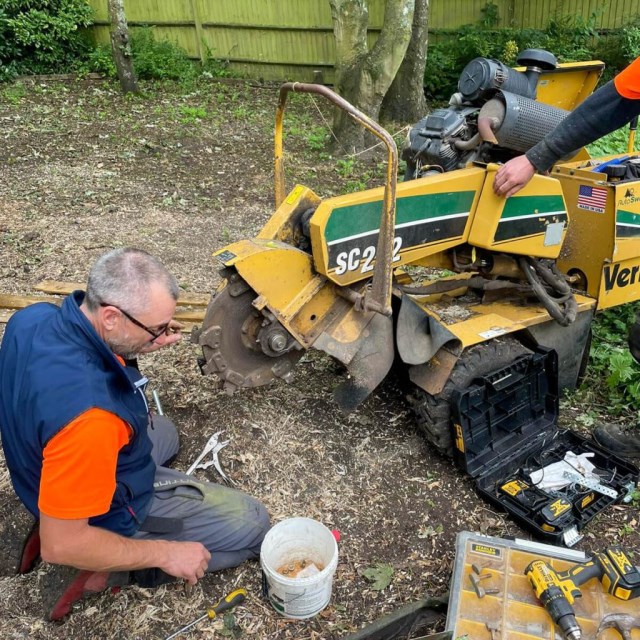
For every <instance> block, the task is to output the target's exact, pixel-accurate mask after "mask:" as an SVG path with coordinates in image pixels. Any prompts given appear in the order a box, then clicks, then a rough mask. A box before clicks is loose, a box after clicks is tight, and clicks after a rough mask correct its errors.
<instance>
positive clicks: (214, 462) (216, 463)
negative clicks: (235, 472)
mask: <svg viewBox="0 0 640 640" xmlns="http://www.w3.org/2000/svg"><path fill="white" fill-rule="evenodd" d="M229 442H231V441H230V440H225V441H224V442H218V443H217V444H216V446H215V447H213V449H211V460H207V461H206V462H201V463H200V464H199V465H198V466H197V467H196V469H208V468H209V467H210V466H211V465H214V466H215V468H216V471H217V472H218V473H219V474H220V475H221V476H222V479H223V480H224V481H225V482H227V483H229V484H233V480H231V478H229V477H227V476H226V474H225V472H224V471H223V470H222V467H221V466H220V460H219V459H218V452H219V451H221V450H222V449H224V448H225V447H226V446H227V445H228V444H229Z"/></svg>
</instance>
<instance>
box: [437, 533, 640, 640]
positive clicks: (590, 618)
mask: <svg viewBox="0 0 640 640" xmlns="http://www.w3.org/2000/svg"><path fill="white" fill-rule="evenodd" d="M534 560H544V561H545V562H547V563H548V564H550V565H551V566H552V567H553V568H554V569H555V570H556V571H567V570H568V569H570V568H571V567H572V566H573V565H575V564H577V563H583V562H585V560H586V556H585V554H584V553H582V552H580V551H577V550H574V549H564V548H562V547H555V546H551V545H547V544H541V543H539V542H531V541H528V540H518V539H516V540H505V539H502V538H492V537H489V536H482V535H480V534H476V533H470V532H468V531H462V532H460V533H459V534H458V538H457V543H456V560H455V565H454V568H453V576H452V579H451V589H450V592H449V593H450V595H449V609H448V613H447V627H446V628H447V631H452V632H453V634H452V637H453V638H465V637H466V638H468V640H507V639H508V640H532V639H533V638H546V639H548V640H554V638H560V637H562V636H561V635H560V630H559V629H557V628H555V627H554V624H553V622H552V620H551V618H550V616H549V614H548V613H547V612H546V611H545V609H544V608H543V607H542V605H541V604H540V602H539V601H538V599H537V598H536V596H535V593H534V591H533V589H532V587H531V585H530V584H529V580H528V579H527V577H526V576H525V574H524V570H525V568H526V567H527V566H528V565H529V564H530V563H531V562H533V561H534ZM474 566H475V568H476V569H478V570H479V571H480V572H481V575H484V576H486V577H485V579H483V580H482V582H481V584H482V586H483V588H485V589H487V590H491V591H495V593H492V594H487V595H484V596H483V597H482V598H480V597H478V594H477V593H476V591H475V589H474V588H473V584H472V581H471V577H470V576H471V575H472V574H473V573H474V569H473V567H474ZM580 590H581V592H582V597H580V598H576V601H575V603H574V604H573V608H574V610H575V614H576V620H577V622H578V624H579V625H580V628H581V629H582V640H596V631H597V630H598V625H599V624H600V621H601V620H602V618H604V616H606V615H608V614H611V613H627V614H629V615H632V616H637V615H638V613H639V609H638V608H639V607H640V605H639V604H638V600H627V601H624V600H618V599H617V598H614V597H613V596H612V595H609V594H608V593H607V592H606V591H605V590H604V589H603V588H602V584H601V583H600V581H599V580H596V579H593V580H590V581H588V582H586V583H585V584H583V585H582V586H581V588H580ZM492 629H493V633H492ZM556 634H558V635H556ZM631 638H632V640H636V638H640V629H637V630H633V631H632V633H631ZM598 640H620V636H619V634H618V632H617V631H616V630H614V629H606V630H605V631H602V632H601V633H600V634H599V635H598Z"/></svg>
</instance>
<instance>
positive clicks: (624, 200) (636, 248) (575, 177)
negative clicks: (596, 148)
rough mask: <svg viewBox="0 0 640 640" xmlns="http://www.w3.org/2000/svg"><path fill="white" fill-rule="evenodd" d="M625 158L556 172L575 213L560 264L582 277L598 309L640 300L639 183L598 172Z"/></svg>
mask: <svg viewBox="0 0 640 640" xmlns="http://www.w3.org/2000/svg"><path fill="white" fill-rule="evenodd" d="M621 157H626V156H608V157H606V158H600V159H598V161H597V163H596V162H594V161H589V162H571V163H566V164H562V165H559V166H557V167H556V169H555V170H554V174H553V175H554V177H556V178H558V180H559V181H560V182H561V184H562V189H563V193H564V197H565V201H566V203H567V207H568V208H569V209H570V210H571V212H572V213H571V224H570V225H569V230H568V233H567V238H566V241H565V243H564V246H563V249H562V252H561V254H560V258H559V260H558V267H559V268H560V269H561V270H562V271H564V272H566V273H569V274H571V275H578V276H579V278H580V283H579V287H580V288H581V289H584V290H585V291H586V292H587V293H588V294H589V295H591V296H593V297H594V298H597V299H598V308H600V309H603V308H607V307H611V306H615V305H618V304H622V303H624V302H633V301H634V300H637V299H639V298H640V287H637V286H636V280H637V267H636V263H637V262H638V256H640V181H625V182H612V181H609V180H608V178H607V176H606V174H605V173H602V172H601V171H597V170H594V169H598V168H599V166H600V165H601V164H602V163H603V162H611V161H612V160H615V159H616V158H621ZM636 193H637V194H638V195H636Z"/></svg>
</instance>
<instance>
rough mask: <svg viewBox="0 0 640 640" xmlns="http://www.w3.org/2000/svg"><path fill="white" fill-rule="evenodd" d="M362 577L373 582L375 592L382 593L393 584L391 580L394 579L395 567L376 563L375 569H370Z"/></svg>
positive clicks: (372, 586)
mask: <svg viewBox="0 0 640 640" xmlns="http://www.w3.org/2000/svg"><path fill="white" fill-rule="evenodd" d="M362 575H363V576H364V577H365V578H366V579H367V580H369V582H373V584H372V585H371V588H372V589H373V590H374V591H382V590H383V589H386V588H387V587H388V586H389V585H390V584H391V578H392V577H393V567H392V566H391V565H390V564H384V563H382V562H378V563H376V565H375V567H369V568H368V569H365V570H364V571H363V572H362Z"/></svg>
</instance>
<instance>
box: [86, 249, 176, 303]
mask: <svg viewBox="0 0 640 640" xmlns="http://www.w3.org/2000/svg"><path fill="white" fill-rule="evenodd" d="M156 282H158V283H160V284H162V285H164V287H165V288H166V291H167V293H169V295H171V297H172V298H173V299H174V300H177V299H178V293H179V289H178V283H177V282H176V279H175V278H174V276H173V275H172V274H171V273H169V271H168V270H167V268H166V267H165V266H164V265H163V264H162V263H161V262H160V260H158V259H157V258H155V257H154V256H152V255H151V254H149V253H147V252H146V251H142V250H141V249H132V248H123V249H114V250H113V251H109V252H108V253H105V254H104V255H102V256H100V257H99V258H98V259H97V260H96V262H95V263H94V265H93V266H92V267H91V271H90V272H89V280H88V282H87V291H86V297H85V302H86V304H87V307H88V309H89V310H90V311H95V310H96V309H97V308H98V307H99V306H100V303H101V302H104V303H107V304H112V305H115V306H117V307H122V308H123V309H125V310H126V311H128V312H129V313H133V314H135V313H142V312H145V311H146V310H147V308H148V304H149V288H150V285H151V284H153V283H156Z"/></svg>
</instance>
